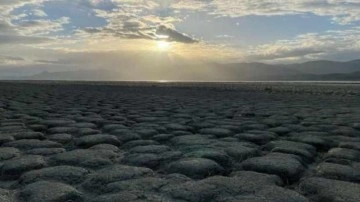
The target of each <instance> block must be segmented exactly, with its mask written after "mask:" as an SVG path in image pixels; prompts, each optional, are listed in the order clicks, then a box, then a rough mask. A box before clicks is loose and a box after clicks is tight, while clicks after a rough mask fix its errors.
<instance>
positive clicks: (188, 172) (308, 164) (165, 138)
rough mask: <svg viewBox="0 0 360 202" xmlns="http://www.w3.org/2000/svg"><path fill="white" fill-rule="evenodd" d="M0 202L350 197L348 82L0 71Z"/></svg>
mask: <svg viewBox="0 0 360 202" xmlns="http://www.w3.org/2000/svg"><path fill="white" fill-rule="evenodd" d="M0 201H2V202H8V201H9V202H10V201H21V202H23V201H24V202H27V201H28V202H43V201H49V202H63V201H64V202H65V201H72V202H81V201H84V202H85V201H90V202H117V201H121V202H124V201H125V202H126V201H137V202H139V201H153V202H160V201H162V202H166V201H176V202H185V201H190V202H200V201H203V202H211V201H213V202H240V201H243V202H272V201H274V202H283V201H287V202H306V201H319V202H320V201H321V202H323V201H332V202H358V201H360V87H359V86H358V85H355V84H354V85H352V84H346V85H344V84H337V85H331V84H300V83H297V84H279V83H242V84H234V83H233V84H206V83H203V84H195V83H193V84H180V83H173V84H156V83H118V84H116V83H102V84H101V83H69V82H68V83H61V82H56V83H52V82H43V83H36V82H33V83H17V82H3V83H0Z"/></svg>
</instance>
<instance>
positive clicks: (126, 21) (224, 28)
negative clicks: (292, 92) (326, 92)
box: [0, 0, 360, 76]
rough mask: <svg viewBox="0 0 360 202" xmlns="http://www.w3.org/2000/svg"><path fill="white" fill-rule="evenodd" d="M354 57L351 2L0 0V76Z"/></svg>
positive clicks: (356, 20) (358, 12) (355, 1)
mask: <svg viewBox="0 0 360 202" xmlns="http://www.w3.org/2000/svg"><path fill="white" fill-rule="evenodd" d="M359 55H360V0H0V74H2V76H22V75H30V74H36V73H39V72H42V71H50V72H53V71H72V70H79V69H111V70H121V69H127V70H129V69H131V67H137V68H138V69H136V71H138V72H139V73H140V72H141V71H142V69H141V68H148V69H151V71H155V70H154V69H156V68H162V67H165V66H171V67H173V68H181V67H183V66H187V67H190V66H191V67H194V68H196V67H203V66H206V64H210V63H211V64H213V63H234V62H264V63H298V62H305V61H311V60H336V61H349V60H354V59H359V58H360V57H359ZM140 67H141V68H140ZM129 71H130V70H129ZM133 71H135V70H133Z"/></svg>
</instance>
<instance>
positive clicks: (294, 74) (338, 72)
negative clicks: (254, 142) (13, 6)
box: [21, 60, 360, 81]
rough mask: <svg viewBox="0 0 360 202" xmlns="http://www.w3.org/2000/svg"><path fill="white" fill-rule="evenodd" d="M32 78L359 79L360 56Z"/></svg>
mask: <svg viewBox="0 0 360 202" xmlns="http://www.w3.org/2000/svg"><path fill="white" fill-rule="evenodd" d="M21 79H28V80H94V81H100V80H113V81H120V80H177V81H179V80H183V81H285V80H286V81H291V80H297V81H300V80H303V81H313V80H320V81H321V80H336V81H338V80H358V81H360V60H353V61H349V62H334V61H312V62H305V63H299V64H288V65H283V64H282V65H271V64H264V63H230V64H209V65H206V66H204V67H200V66H199V67H197V66H190V65H188V66H186V65H185V66H172V67H164V66H162V67H157V68H151V67H149V68H133V69H131V68H127V69H121V68H119V69H117V70H116V71H114V70H78V71H65V72H42V73H40V74H36V75H33V76H29V77H22V78H21Z"/></svg>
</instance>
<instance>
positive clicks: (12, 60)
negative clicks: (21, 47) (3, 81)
mask: <svg viewBox="0 0 360 202" xmlns="http://www.w3.org/2000/svg"><path fill="white" fill-rule="evenodd" d="M24 60H25V59H24V58H22V57H17V56H7V55H0V64H16V63H19V62H22V61H24Z"/></svg>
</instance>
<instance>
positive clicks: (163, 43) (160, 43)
mask: <svg viewBox="0 0 360 202" xmlns="http://www.w3.org/2000/svg"><path fill="white" fill-rule="evenodd" d="M170 47H171V44H170V43H169V42H167V41H158V42H157V48H158V50H160V51H166V50H169V48H170Z"/></svg>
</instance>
